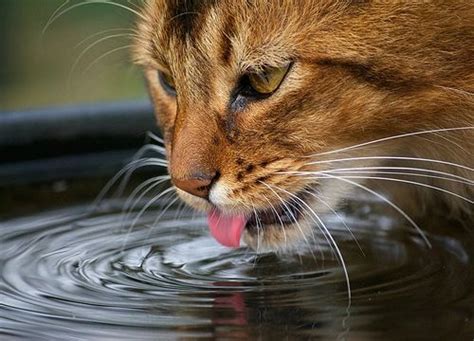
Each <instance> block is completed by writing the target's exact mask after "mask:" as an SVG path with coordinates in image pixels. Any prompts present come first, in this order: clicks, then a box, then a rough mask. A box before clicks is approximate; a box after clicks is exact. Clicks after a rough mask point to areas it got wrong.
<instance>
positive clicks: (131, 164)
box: [89, 159, 166, 211]
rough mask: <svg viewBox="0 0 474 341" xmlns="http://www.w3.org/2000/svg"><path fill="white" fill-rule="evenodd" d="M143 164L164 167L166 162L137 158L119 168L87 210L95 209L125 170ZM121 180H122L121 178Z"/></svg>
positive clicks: (142, 165)
mask: <svg viewBox="0 0 474 341" xmlns="http://www.w3.org/2000/svg"><path fill="white" fill-rule="evenodd" d="M145 166H156V167H166V164H164V163H162V162H156V161H149V159H137V160H133V161H131V162H129V163H128V164H126V165H125V166H124V167H122V169H121V170H119V171H118V172H117V173H116V174H115V175H114V176H113V177H112V179H110V180H109V181H107V183H106V184H105V186H104V187H103V188H102V190H101V191H100V192H99V194H98V195H97V197H96V199H95V200H94V201H93V202H92V204H91V205H90V208H89V211H95V210H96V209H97V207H98V205H99V203H100V202H101V201H102V200H103V199H104V197H105V196H106V195H107V193H109V191H110V190H111V189H112V187H113V186H114V185H115V184H116V183H117V181H118V180H119V179H120V178H121V177H122V176H123V175H124V174H125V173H127V172H129V171H132V172H133V171H135V170H137V169H139V168H142V167H145ZM122 181H123V180H122Z"/></svg>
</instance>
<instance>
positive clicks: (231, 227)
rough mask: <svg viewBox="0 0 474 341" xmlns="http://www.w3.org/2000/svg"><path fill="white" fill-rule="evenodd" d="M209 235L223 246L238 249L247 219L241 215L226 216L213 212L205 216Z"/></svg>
mask: <svg viewBox="0 0 474 341" xmlns="http://www.w3.org/2000/svg"><path fill="white" fill-rule="evenodd" d="M207 222H208V224H209V229H210V230H211V234H212V235H213V236H214V238H216V240H217V241H218V242H219V243H221V244H222V245H224V246H229V247H239V246H240V237H241V236H242V232H244V228H245V224H246V223H247V219H245V217H244V216H243V215H234V216H226V215H223V214H221V213H220V212H219V211H217V210H214V211H212V212H211V213H209V215H208V216H207Z"/></svg>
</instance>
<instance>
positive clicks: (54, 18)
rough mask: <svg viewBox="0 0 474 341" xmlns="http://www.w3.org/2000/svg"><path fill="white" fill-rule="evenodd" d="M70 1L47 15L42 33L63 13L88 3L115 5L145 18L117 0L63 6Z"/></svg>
mask: <svg viewBox="0 0 474 341" xmlns="http://www.w3.org/2000/svg"><path fill="white" fill-rule="evenodd" d="M69 2H70V1H66V2H65V3H63V4H62V5H61V6H60V7H59V8H58V9H57V10H56V11H54V12H53V14H52V15H51V16H50V17H49V19H48V21H47V22H46V24H45V26H44V28H43V30H42V34H43V35H44V34H45V33H46V31H47V30H48V29H49V27H50V26H51V25H52V24H53V23H54V22H56V20H58V19H59V18H61V17H62V16H63V15H65V14H66V13H69V12H71V11H72V10H74V9H76V8H79V7H83V6H88V5H100V4H103V5H110V6H115V7H118V8H122V9H124V10H126V11H128V12H130V13H132V14H134V15H136V16H137V17H139V18H141V19H142V20H146V17H145V16H144V15H143V14H141V13H140V12H139V11H137V10H134V9H133V8H131V7H128V6H126V5H124V4H120V3H117V2H113V1H108V0H88V1H84V2H80V3H77V4H74V5H71V6H69V7H67V8H64V7H65V6H66V5H67V4H68V3H69Z"/></svg>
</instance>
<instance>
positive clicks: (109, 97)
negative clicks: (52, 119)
mask: <svg viewBox="0 0 474 341" xmlns="http://www.w3.org/2000/svg"><path fill="white" fill-rule="evenodd" d="M86 2H88V1H85V0H77V1H74V0H71V1H65V0H0V110H2V111H5V110H13V109H29V108H36V107H47V106H58V105H66V104H76V103H93V102H104V101H114V100H127V99H137V98H145V97H146V91H145V87H144V82H143V76H142V73H141V70H140V69H139V68H138V67H136V66H134V65H133V64H132V62H131V54H130V48H129V45H130V44H131V43H132V41H131V36H130V34H131V31H130V29H132V28H133V25H134V20H135V15H134V14H133V13H131V12H130V11H127V10H125V9H123V8H119V7H118V6H113V5H110V4H103V3H97V1H89V4H87V5H80V6H77V7H75V8H73V9H72V10H70V11H68V12H66V13H64V14H63V15H62V16H61V17H59V18H58V19H57V20H55V21H54V22H53V23H52V24H51V25H50V26H49V27H48V28H47V30H46V31H45V32H44V33H43V30H44V29H45V26H46V24H47V23H48V20H49V18H50V17H51V16H52V15H53V14H54V12H55V11H56V10H58V8H60V6H62V5H64V6H63V7H62V8H61V9H60V10H62V9H66V8H68V7H71V6H75V5H77V4H80V3H86ZM114 2H115V3H118V4H122V5H125V6H128V7H130V8H134V9H136V7H135V6H139V4H140V3H141V1H140V0H132V1H120V0H114Z"/></svg>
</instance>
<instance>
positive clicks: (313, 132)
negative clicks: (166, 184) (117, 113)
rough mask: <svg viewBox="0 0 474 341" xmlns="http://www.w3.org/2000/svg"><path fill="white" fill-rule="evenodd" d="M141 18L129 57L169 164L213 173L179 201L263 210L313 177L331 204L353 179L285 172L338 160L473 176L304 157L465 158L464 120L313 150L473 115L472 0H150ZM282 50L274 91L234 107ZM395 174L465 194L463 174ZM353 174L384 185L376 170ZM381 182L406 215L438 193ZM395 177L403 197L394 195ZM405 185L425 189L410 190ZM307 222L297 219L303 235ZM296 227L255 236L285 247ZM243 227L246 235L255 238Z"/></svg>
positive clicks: (471, 133) (463, 207) (472, 143)
mask: <svg viewBox="0 0 474 341" xmlns="http://www.w3.org/2000/svg"><path fill="white" fill-rule="evenodd" d="M143 15H144V17H145V19H144V20H141V21H140V22H139V23H138V29H139V32H140V36H139V38H138V39H137V41H136V45H135V49H134V53H135V59H136V61H137V63H139V64H141V65H143V66H144V68H145V70H146V76H147V80H148V83H149V89H150V94H151V97H152V99H153V102H154V104H155V108H156V115H157V119H158V122H159V123H160V125H161V127H162V128H163V132H164V137H165V141H166V147H167V150H168V153H169V158H170V161H171V162H170V163H171V167H170V172H171V175H172V177H173V178H175V179H183V178H187V177H190V176H193V174H194V173H195V172H197V171H199V172H200V173H209V172H211V173H212V172H216V171H218V173H219V174H220V177H219V179H218V181H217V183H216V184H215V186H214V187H216V188H217V189H216V190H215V193H211V199H214V200H211V203H210V202H209V201H206V200H204V199H201V198H197V197H194V196H192V195H189V194H187V193H185V192H183V191H180V190H178V192H179V194H180V195H181V196H182V197H183V199H184V200H185V201H186V202H188V203H189V204H190V205H192V206H194V207H196V208H198V209H203V210H209V209H211V208H212V207H214V206H217V207H218V208H219V209H220V210H222V211H223V212H229V213H235V212H239V213H245V214H252V212H253V211H252V210H251V208H252V207H253V208H254V209H256V210H265V209H269V208H270V206H271V205H274V206H277V205H279V204H280V199H281V200H288V199H289V198H291V195H289V194H288V192H290V193H298V192H300V191H301V190H303V189H305V188H308V187H311V188H317V191H318V193H320V194H321V195H322V196H324V198H326V199H327V202H328V204H330V205H334V206H337V205H338V204H339V203H340V202H341V200H342V199H343V198H344V197H346V196H347V194H348V193H349V192H351V191H353V190H355V189H357V188H356V186H353V185H350V184H348V183H347V182H346V183H344V182H341V181H338V180H335V179H327V178H326V179H309V178H308V177H303V176H297V175H295V174H289V173H288V172H291V171H293V172H296V171H298V172H301V171H322V170H331V169H334V168H340V167H342V166H344V167H362V166H394V167H397V166H398V167H399V166H403V167H424V168H429V169H431V170H435V171H438V172H448V173H451V174H455V175H456V176H459V177H464V178H466V179H468V180H470V181H472V179H473V172H472V171H470V170H468V169H466V168H459V167H453V166H448V165H447V164H442V163H433V162H431V163H430V162H421V163H420V162H419V161H416V162H406V161H403V162H402V161H401V160H396V159H395V160H391V162H387V161H390V160H381V159H366V160H361V161H358V162H357V161H347V162H328V163H315V164H309V162H311V161H315V162H320V161H323V160H330V159H331V158H344V157H346V158H347V157H361V156H364V157H367V156H369V157H371V156H372V157H373V156H382V155H385V156H400V155H402V156H408V157H419V158H425V159H436V160H444V161H446V162H448V161H449V162H453V163H459V164H463V165H465V166H466V167H470V168H473V167H474V158H473V150H474V130H462V131H455V132H449V133H436V134H435V133H433V134H426V135H418V136H414V137H412V138H400V139H393V140H390V141H389V142H386V143H376V144H373V145H368V146H367V147H364V148H357V149H350V150H347V151H344V152H341V153H334V154H323V153H327V152H330V151H334V150H337V149H339V148H344V147H348V146H352V145H355V144H360V143H364V142H367V141H372V140H374V139H380V138H383V137H387V136H392V135H397V134H403V133H409V132H417V131H422V130H429V129H440V128H455V127H466V126H468V127H473V126H474V111H473V109H474V95H473V91H474V72H473V68H474V49H473V48H474V27H473V26H474V2H473V1H471V0H457V1H455V0H445V1H434V0H433V1H375V0H374V1H371V0H367V1H355V0H353V1H351V0H320V1H313V0H307V1H305V0H303V1H299V0H278V1H266V0H253V1H252V0H248V1H246V0H221V1H217V0H198V1H196V0H187V1H185V0H182V1H179V0H178V1H176V0H149V1H147V2H146V4H145V6H144V8H143ZM287 61H292V62H293V66H292V68H291V70H290V72H289V73H288V75H287V77H286V78H285V80H284V81H283V83H282V84H281V86H280V88H279V89H278V91H276V92H275V93H274V94H273V95H272V96H270V97H268V98H266V99H263V100H255V101H248V102H246V103H245V106H244V107H243V109H242V110H238V111H235V110H232V109H231V106H230V104H229V103H230V101H231V98H232V96H233V91H234V90H235V87H236V84H237V83H238V81H239V79H240V77H241V76H242V75H244V74H245V73H247V72H253V71H255V70H259V69H260V68H262V67H264V66H268V65H269V66H280V65H282V64H284V63H285V62H287ZM156 70H161V71H163V72H167V73H169V74H171V75H172V76H173V78H174V80H175V83H176V90H177V97H173V96H170V95H169V94H167V93H166V92H165V90H164V89H163V87H162V86H161V84H160V83H159V81H158V78H157V72H156ZM400 179H409V180H412V181H419V182H420V181H421V182H422V183H424V184H428V185H430V186H439V187H442V188H444V189H446V190H449V191H452V192H454V193H456V194H458V195H461V196H464V197H466V198H469V199H471V200H472V199H473V197H474V195H473V190H472V188H473V187H472V185H469V184H466V183H461V182H446V181H445V180H439V179H438V180H436V179H433V178H416V179H413V178H407V177H403V176H402V177H400ZM357 183H361V184H364V185H367V186H369V187H370V186H374V187H373V188H380V189H381V188H382V187H378V186H381V185H382V183H381V181H368V182H367V181H363V180H357ZM386 184H387V182H383V189H384V190H385V191H389V192H391V193H392V194H393V196H394V197H395V198H397V197H398V198H401V199H399V200H398V201H397V204H400V205H402V204H406V205H403V207H404V209H406V210H410V207H411V211H409V213H410V214H411V215H415V214H416V213H421V212H422V210H421V207H420V202H424V203H425V204H426V205H427V206H428V207H431V208H433V209H434V208H435V207H437V206H436V205H434V204H433V201H432V200H427V199H426V198H427V197H429V198H430V199H432V198H433V197H435V196H434V195H433V190H431V189H429V188H426V187H425V188H422V187H420V186H409V185H401V184H400V183H394V185H395V186H389V187H387V186H385V185H386ZM269 186H270V187H269ZM277 187H278V188H281V189H283V190H279V189H277ZM401 187H403V189H404V190H405V189H409V190H410V192H409V194H407V193H406V192H405V191H403V195H400V194H399V193H402V192H400V191H398V190H399V189H400V188H401ZM271 188H273V189H274V190H275V191H279V192H278V195H277V194H275V193H274V192H273V191H272V190H271ZM211 192H212V191H211ZM415 192H416V193H419V194H420V195H422V196H423V198H425V199H422V200H421V199H415V197H414V196H412V194H413V193H415ZM436 193H437V192H436ZM442 194H443V195H441V196H436V198H440V199H441V200H443V201H444V202H445V203H447V204H448V206H449V207H451V208H452V209H453V212H457V213H455V214H456V215H461V214H465V215H466V216H468V219H469V221H472V204H469V203H467V204H466V203H465V201H464V202H463V201H462V200H457V198H453V196H452V195H447V194H446V195H445V193H442ZM280 197H281V198H280ZM308 203H309V204H310V205H311V207H312V208H313V209H314V210H315V211H316V212H321V213H324V212H325V211H327V208H325V207H324V206H323V205H321V204H320V203H318V202H317V201H315V200H308ZM302 209H304V207H302ZM461 211H464V213H460V212H461ZM308 221H309V220H308V219H306V220H305V223H303V221H302V222H301V224H302V226H303V227H301V226H300V228H302V229H303V234H306V235H308V234H309V233H310V229H311V227H310V226H309V225H311V224H308ZM295 228H296V227H295V226H288V227H286V229H287V231H286V232H288V236H289V237H288V236H287V237H288V238H289V239H290V240H285V242H283V240H284V238H283V235H282V234H283V231H282V228H266V229H264V230H263V231H262V235H261V236H260V240H259V244H260V245H263V247H264V248H270V249H275V248H276V249H278V248H281V247H284V246H285V245H283V244H294V243H292V242H296V241H298V240H299V239H301V238H302V237H301V235H300V234H299V233H294V232H293V231H295ZM290 235H291V236H290ZM245 237H246V240H247V242H248V243H249V244H250V245H252V246H256V244H257V242H256V239H257V236H256V235H254V234H252V233H247V234H246V236H245Z"/></svg>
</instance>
